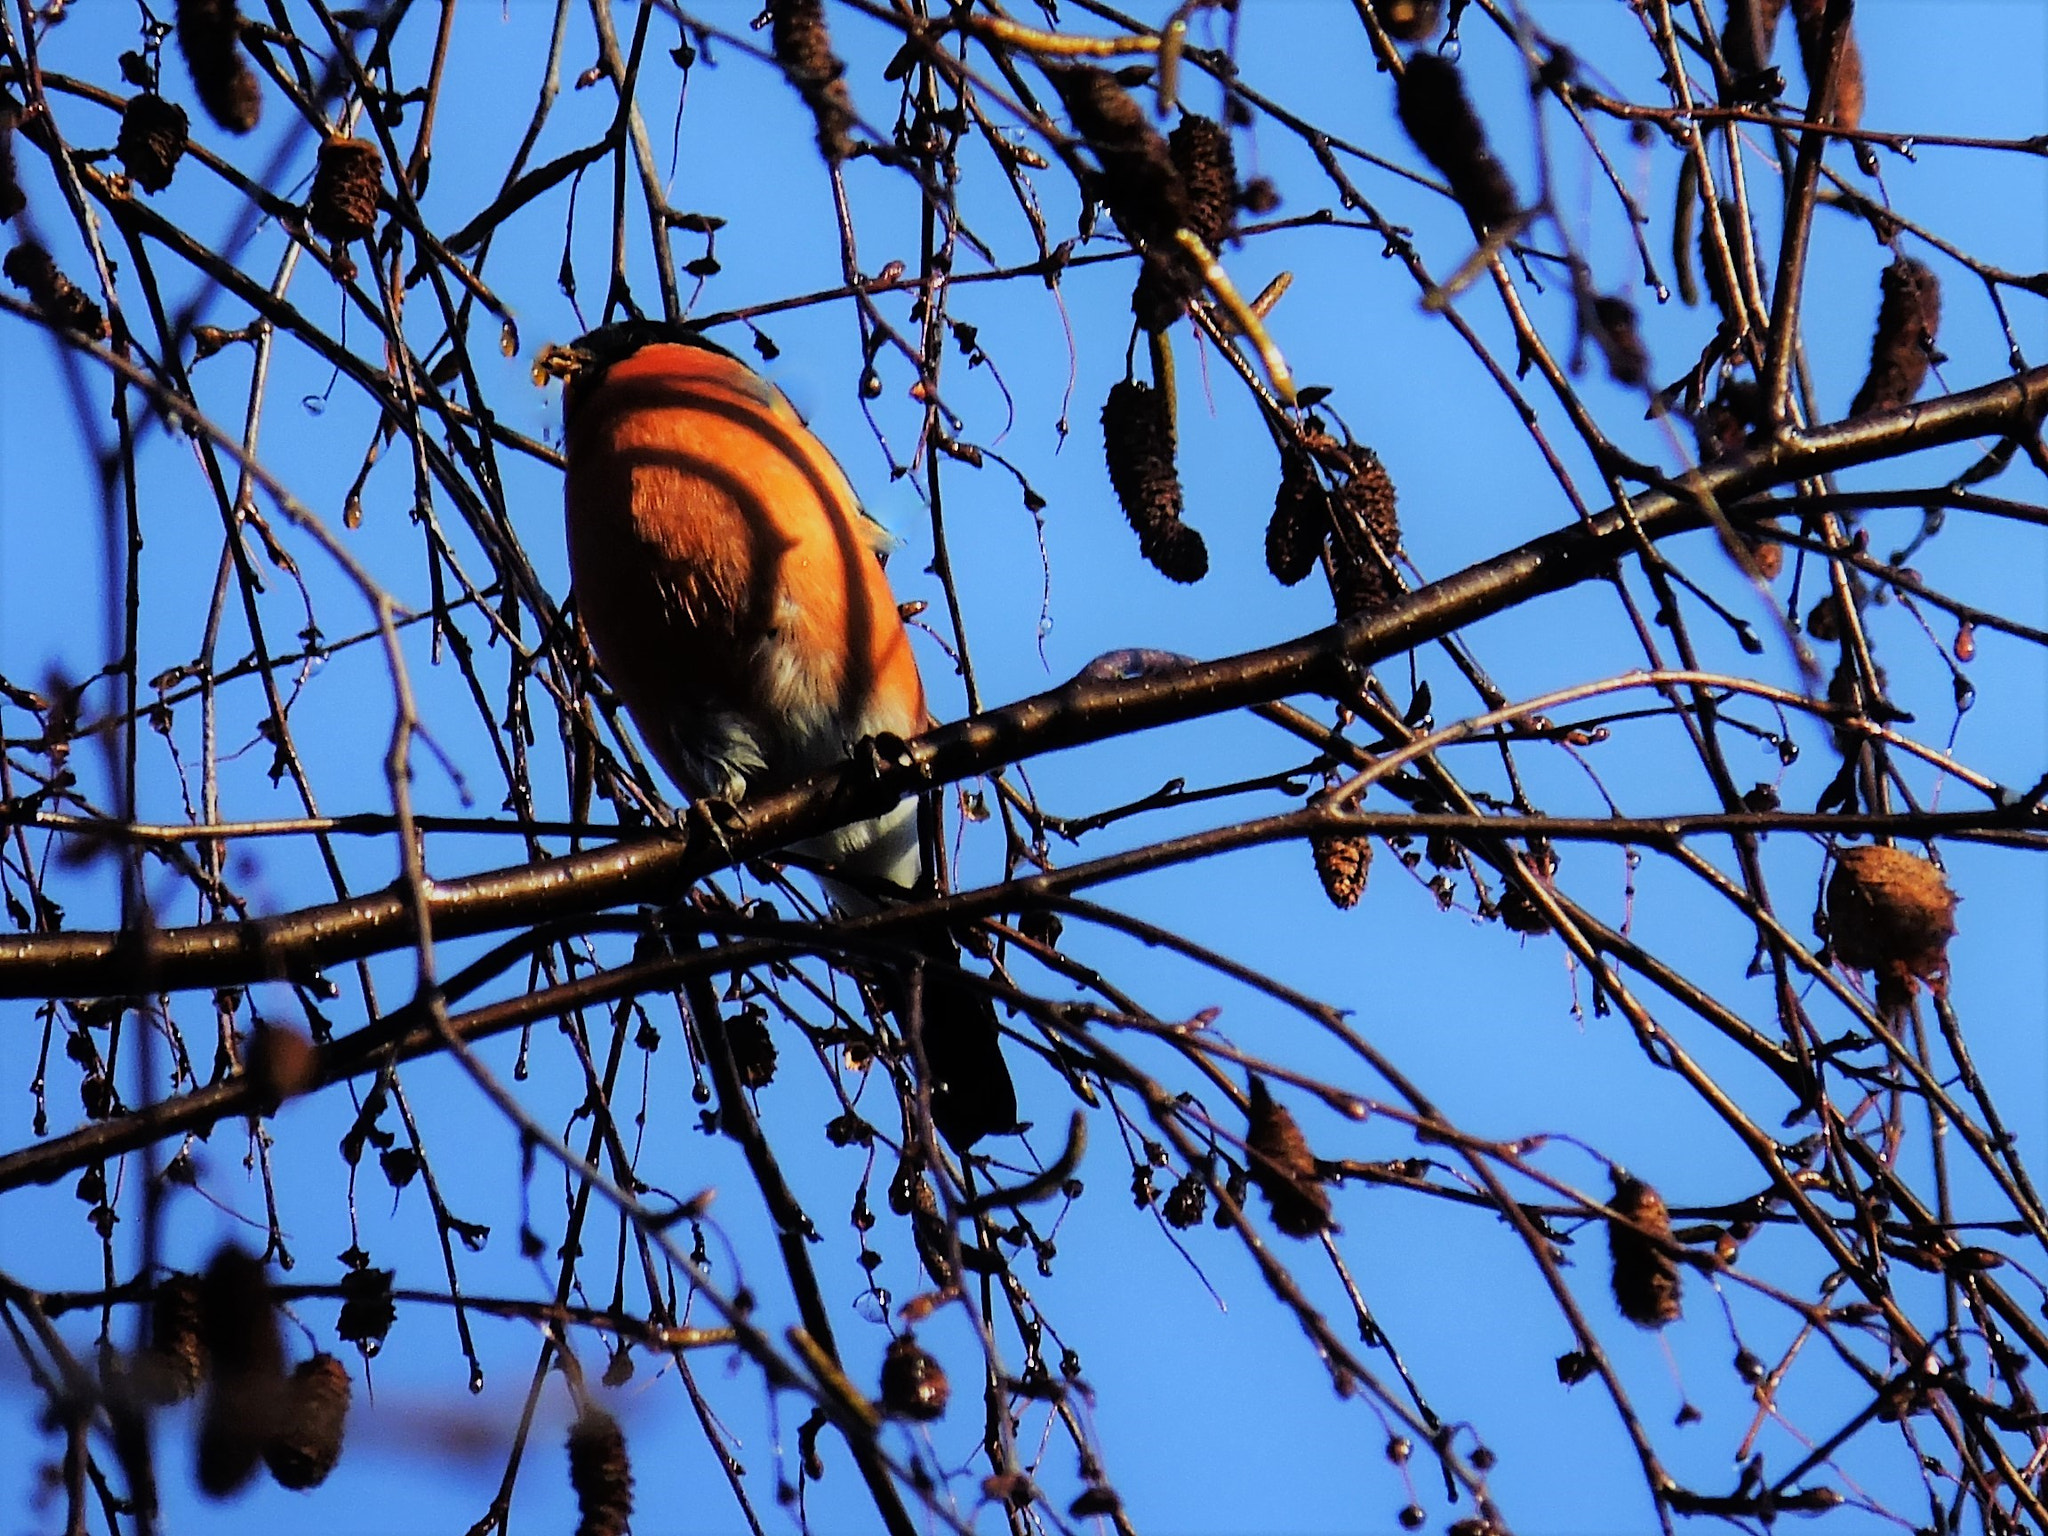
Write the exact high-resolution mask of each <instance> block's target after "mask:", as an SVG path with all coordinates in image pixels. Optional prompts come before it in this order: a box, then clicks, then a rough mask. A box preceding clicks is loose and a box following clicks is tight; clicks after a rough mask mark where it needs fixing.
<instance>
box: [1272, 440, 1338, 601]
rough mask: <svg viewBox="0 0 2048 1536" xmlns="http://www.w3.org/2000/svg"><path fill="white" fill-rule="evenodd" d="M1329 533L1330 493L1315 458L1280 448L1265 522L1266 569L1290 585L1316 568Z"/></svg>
mask: <svg viewBox="0 0 2048 1536" xmlns="http://www.w3.org/2000/svg"><path fill="white" fill-rule="evenodd" d="M1329 536H1330V493H1329V491H1328V490H1326V489H1325V488H1324V486H1323V482H1322V479H1321V477H1320V476H1318V475H1317V474H1316V465H1315V460H1314V459H1312V458H1311V457H1310V456H1309V455H1308V454H1306V453H1304V452H1303V451H1302V450H1301V449H1299V448H1296V447H1294V446H1293V445H1292V444H1290V445H1289V446H1287V447H1286V448H1283V449H1281V451H1280V490H1279V493H1278V494H1277V495H1276V496H1275V497H1274V498H1273V516H1272V519H1271V521H1269V522H1268V523H1267V524H1266V569H1267V570H1269V571H1271V572H1272V573H1273V576H1274V578H1275V579H1276V580H1277V581H1278V582H1279V583H1280V585H1282V586H1283V587H1291V586H1293V585H1294V584H1295V583H1296V582H1298V581H1300V580H1301V579H1302V578H1303V577H1304V576H1306V575H1308V573H1309V572H1310V571H1312V570H1314V569H1315V568H1316V561H1317V560H1318V559H1319V558H1320V557H1321V556H1322V553H1323V543H1324V541H1325V540H1326V539H1328V538H1329Z"/></svg>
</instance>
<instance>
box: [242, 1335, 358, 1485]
mask: <svg viewBox="0 0 2048 1536" xmlns="http://www.w3.org/2000/svg"><path fill="white" fill-rule="evenodd" d="M348 1401H349V1379H348V1368H347V1367H346V1366H344V1365H343V1364H342V1363H341V1362H340V1361H339V1360H337V1359H335V1358H334V1356H332V1355H328V1354H319V1355H315V1356H313V1358H312V1359H310V1360H303V1361H301V1362H300V1363H299V1368H298V1369H297V1370H295V1371H293V1372H292V1379H291V1382H290V1384H289V1385H288V1386H287V1387H286V1389H285V1394H284V1413H283V1416H282V1417H281V1418H280V1420H279V1421H278V1425H277V1429H276V1432H275V1433H274V1434H273V1435H272V1436H271V1440H270V1443H269V1444H268V1445H266V1446H265V1447H264V1448H263V1459H264V1461H265V1462H266V1463H267V1464H268V1465H269V1467H270V1475H271V1476H272V1477H274V1478H276V1479H277V1481H278V1483H279V1485H280V1486H282V1487H285V1488H318V1487H319V1486H320V1485H321V1484H322V1483H324V1482H326V1481H327V1474H328V1473H330V1472H332V1471H333V1470H334V1464H335V1463H336V1462H338V1461H340V1460H341V1437H342V1432H343V1431H344V1430H345V1429H346V1428H347V1427H348Z"/></svg>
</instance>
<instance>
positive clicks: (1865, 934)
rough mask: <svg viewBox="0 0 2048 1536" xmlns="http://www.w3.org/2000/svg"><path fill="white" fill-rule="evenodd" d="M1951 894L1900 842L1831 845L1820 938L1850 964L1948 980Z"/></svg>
mask: <svg viewBox="0 0 2048 1536" xmlns="http://www.w3.org/2000/svg"><path fill="white" fill-rule="evenodd" d="M1957 899H1958V898H1957V896H1956V894H1955V892H1954V891H1952V890H1950V889H1949V886H1948V881H1947V880H1946V879H1945V878H1944V877H1943V875H1942V872H1941V871H1940V870H1939V869H1938V868H1936V867H1935V866H1934V865H1933V864H1931V863H1929V862H1928V861H1927V860H1926V859H1923V858H1920V857H1918V856H1917V855H1915V854H1910V853H1907V852H1906V851H1905V850H1904V849H1902V848H1887V847H1885V846H1883V845H1881V844H1865V845H1862V846H1860V847H1855V848H1842V849H1838V850H1837V851H1836V853H1835V872H1834V874H1833V875H1832V876H1830V877H1829V879H1828V889H1827V914H1828V937H1829V941H1830V943H1831V944H1832V945H1833V947H1834V952H1835V959H1836V960H1837V961H1839V962H1840V963H1841V964H1843V965H1846V966H1848V967H1849V968H1850V969H1851V970H1857V971H1875V972H1877V973H1878V974H1879V975H1880V976H1882V977H1888V978H1890V979H1892V980H1894V981H1899V982H1904V983H1905V985H1906V990H1907V992H1908V993H1909V994H1910V993H1911V992H1912V991H1913V990H1914V984H1915V983H1916V982H1918V981H1924V982H1926V983H1927V984H1928V985H1929V986H1931V987H1933V988H1934V990H1935V991H1936V992H1937V993H1939V992H1942V991H1945V990H1946V989H1947V985H1948V941H1949V940H1950V939H1952V938H1954V937H1955V932H1956V902H1957Z"/></svg>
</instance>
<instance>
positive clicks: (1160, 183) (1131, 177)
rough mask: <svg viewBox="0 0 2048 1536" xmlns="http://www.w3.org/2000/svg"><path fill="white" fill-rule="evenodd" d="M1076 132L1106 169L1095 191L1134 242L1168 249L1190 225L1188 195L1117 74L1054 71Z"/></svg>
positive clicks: (1088, 69) (1080, 68) (1161, 141)
mask: <svg viewBox="0 0 2048 1536" xmlns="http://www.w3.org/2000/svg"><path fill="white" fill-rule="evenodd" d="M1052 83H1053V87H1054V89H1056V90H1057V91H1058V92H1059V93H1060V100H1061V101H1062V102H1064V103H1065V104H1066V108H1067V116H1068V117H1069V118H1071V119H1072V120H1073V124H1074V131H1075V132H1076V133H1078V134H1080V136H1081V137H1082V138H1083V139H1085V140H1087V141H1088V147H1089V148H1090V149H1091V150H1093V151H1094V152H1095V159H1096V161H1097V163H1098V164H1099V165H1100V166H1101V167H1102V174H1101V176H1100V177H1098V178H1097V180H1096V185H1095V188H1094V190H1095V191H1096V192H1097V193H1098V194H1099V195H1100V197H1101V199H1102V202H1103V203H1104V205H1105V206H1107V207H1108V209H1109V212H1110V216H1111V217H1112V218H1114V219H1115V220H1116V224H1117V228H1119V229H1121V230H1122V231H1123V232H1124V234H1125V236H1127V237H1128V238H1129V239H1131V240H1132V241H1134V242H1138V243H1140V244H1146V245H1154V246H1159V247H1162V249H1163V248H1165V247H1168V246H1171V245H1172V242H1173V232H1174V231H1175V230H1177V229H1181V228H1185V227H1188V218H1189V213H1188V191H1187V186H1186V184H1185V183H1184V182H1183V181H1182V180H1181V174H1180V167H1179V166H1178V165H1176V164H1175V163H1174V157H1173V150H1172V148H1171V147H1170V146H1169V145H1168V144H1167V142H1166V139H1165V137H1164V136H1163V135H1162V134H1161V133H1160V132H1159V130H1158V129H1156V128H1154V127H1153V126H1152V121H1151V117H1150V115H1149V114H1148V113H1147V112H1146V111H1145V109H1144V108H1143V107H1142V106H1140V105H1139V104H1138V101H1137V98H1136V97H1134V96H1132V95H1131V93H1130V92H1129V91H1127V90H1125V89H1124V88H1123V86H1122V85H1121V84H1120V83H1119V82H1118V80H1117V78H1116V76H1114V75H1112V74H1110V73H1109V71H1107V70H1104V69H1097V68H1095V67H1094V66H1093V65H1089V64H1081V65H1074V66H1071V67H1069V68H1065V69H1059V70H1055V71H1053V72H1052Z"/></svg>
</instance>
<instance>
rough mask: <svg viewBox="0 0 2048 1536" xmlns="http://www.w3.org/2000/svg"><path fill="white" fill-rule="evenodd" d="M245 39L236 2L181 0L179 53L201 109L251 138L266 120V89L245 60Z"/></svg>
mask: <svg viewBox="0 0 2048 1536" xmlns="http://www.w3.org/2000/svg"><path fill="white" fill-rule="evenodd" d="M241 36H242V14H241V12H240V11H239V10H238V9H237V8H236V6H235V0H178V51H179V52H180V53H182V54H184V55H185V67H186V68H187V69H189V70H191V72H192V84H193V86H194V87H195V88H197V90H198V92H199V104H200V105H201V106H202V107H204V108H206V115H207V116H208V117H210V118H212V119H213V120H214V121H215V122H216V123H218V124H220V126H221V127H223V128H225V129H227V130H228V132H230V133H247V132H249V131H250V130H251V129H252V128H254V127H255V126H256V124H257V123H258V122H260V121H262V118H263V87H262V86H261V85H259V84H257V81H256V76H255V73H254V72H253V71H252V70H251V69H250V68H249V61H248V60H247V59H245V58H244V57H243V56H242V51H241Z"/></svg>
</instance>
